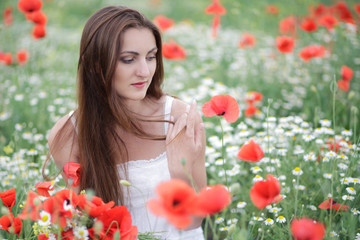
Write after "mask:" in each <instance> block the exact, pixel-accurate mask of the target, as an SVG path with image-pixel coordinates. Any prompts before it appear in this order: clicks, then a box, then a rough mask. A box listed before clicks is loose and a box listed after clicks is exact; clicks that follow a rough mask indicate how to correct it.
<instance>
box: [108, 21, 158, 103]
mask: <svg viewBox="0 0 360 240" xmlns="http://www.w3.org/2000/svg"><path fill="white" fill-rule="evenodd" d="M156 52H157V47H156V41H155V37H154V35H153V33H152V32H151V30H149V29H147V28H140V29H137V28H130V29H128V30H126V31H125V32H124V33H123V35H122V38H121V49H120V54H119V58H118V62H117V65H116V70H115V74H114V77H113V84H114V87H115V89H116V92H117V94H118V95H119V96H121V97H123V98H125V99H126V100H135V101H136V100H142V99H144V98H145V96H146V91H147V89H148V87H149V86H150V83H151V80H152V78H153V76H154V73H155V69H156Z"/></svg>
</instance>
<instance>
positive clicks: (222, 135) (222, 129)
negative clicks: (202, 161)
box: [219, 118, 228, 187]
mask: <svg viewBox="0 0 360 240" xmlns="http://www.w3.org/2000/svg"><path fill="white" fill-rule="evenodd" d="M219 123H220V127H221V155H222V159H223V169H224V176H225V185H226V187H228V177H227V173H226V165H225V157H226V156H225V147H224V128H223V126H222V124H221V118H219Z"/></svg>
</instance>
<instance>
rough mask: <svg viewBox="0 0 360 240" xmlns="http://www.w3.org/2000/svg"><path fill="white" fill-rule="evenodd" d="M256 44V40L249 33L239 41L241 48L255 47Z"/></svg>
mask: <svg viewBox="0 0 360 240" xmlns="http://www.w3.org/2000/svg"><path fill="white" fill-rule="evenodd" d="M255 43H256V38H255V36H254V35H252V34H249V33H244V35H243V36H242V38H241V39H240V41H239V48H247V47H249V48H250V47H254V46H255Z"/></svg>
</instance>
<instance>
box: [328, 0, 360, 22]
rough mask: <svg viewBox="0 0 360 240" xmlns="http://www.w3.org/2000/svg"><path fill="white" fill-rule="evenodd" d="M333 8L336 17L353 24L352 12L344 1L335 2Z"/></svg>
mask: <svg viewBox="0 0 360 240" xmlns="http://www.w3.org/2000/svg"><path fill="white" fill-rule="evenodd" d="M333 8H334V10H335V14H336V16H338V18H339V19H340V20H341V21H343V22H346V23H351V24H355V21H354V18H353V16H352V13H351V11H350V9H349V8H348V6H347V4H346V2H344V1H340V2H337V3H336V4H335V5H334V7H333Z"/></svg>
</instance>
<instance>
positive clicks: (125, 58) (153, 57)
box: [120, 55, 156, 64]
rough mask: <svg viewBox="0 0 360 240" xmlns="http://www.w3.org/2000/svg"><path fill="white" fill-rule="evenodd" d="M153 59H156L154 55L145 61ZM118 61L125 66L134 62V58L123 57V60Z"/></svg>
mask: <svg viewBox="0 0 360 240" xmlns="http://www.w3.org/2000/svg"><path fill="white" fill-rule="evenodd" d="M154 59H156V55H151V56H148V57H146V60H147V61H152V60H154ZM120 61H121V62H123V63H125V64H130V63H133V62H135V61H136V57H124V58H120Z"/></svg>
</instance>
